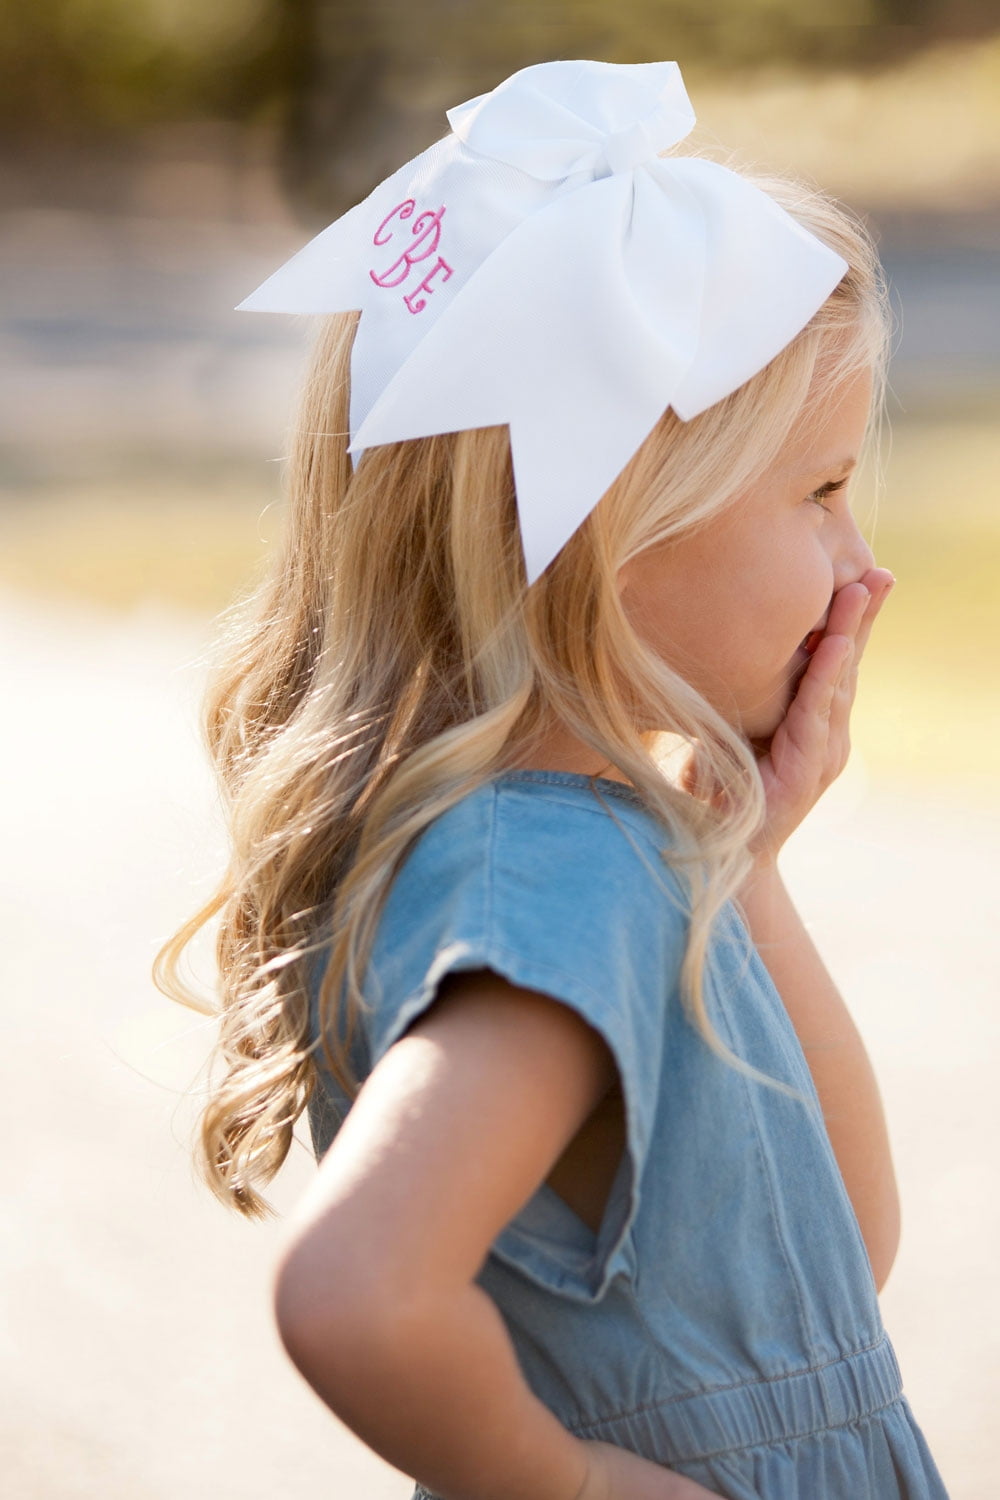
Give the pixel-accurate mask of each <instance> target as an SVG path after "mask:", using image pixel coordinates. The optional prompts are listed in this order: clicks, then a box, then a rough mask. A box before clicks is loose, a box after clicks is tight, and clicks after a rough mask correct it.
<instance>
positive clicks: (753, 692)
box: [619, 373, 874, 741]
mask: <svg viewBox="0 0 1000 1500" xmlns="http://www.w3.org/2000/svg"><path fill="white" fill-rule="evenodd" d="M871 395H872V383H871V375H870V374H868V373H865V374H863V375H861V376H858V377H856V378H854V379H852V380H850V381H848V382H845V384H844V385H843V386H842V387H840V389H839V391H838V393H837V394H836V396H835V398H834V400H833V401H831V403H830V406H829V408H828V409H827V411H826V412H825V413H824V414H822V415H821V416H819V417H817V418H815V419H814V420H813V421H812V423H811V425H810V426H809V427H808V429H807V430H802V429H799V430H797V431H795V432H793V434H792V436H791V438H790V439H789V441H788V443H787V444H786V446H785V448H784V449H783V450H782V452H781V453H780V454H779V455H778V457H777V458H776V459H775V461H774V463H773V464H772V465H771V467H770V468H769V469H767V470H766V471H765V472H764V473H763V474H762V475H761V476H760V478H759V479H758V480H756V481H755V483H754V484H753V485H752V486H751V487H750V488H749V489H747V490H745V491H744V492H743V494H742V495H741V496H740V497H739V498H738V499H737V500H735V501H734V502H733V504H732V505H730V506H728V507H727V508H726V509H725V510H724V511H722V512H721V513H720V514H719V515H718V516H715V517H714V518H713V519H712V520H711V521H708V522H706V523H705V525H704V526H701V527H699V528H698V529H697V530H696V531H693V532H691V533H689V534H688V535H686V536H683V537H680V538H679V539H677V540H672V541H667V542H662V543H659V544H657V545H656V546H653V547H650V548H647V550H646V551H645V552H642V553H640V554H639V555H638V556H637V557H634V558H633V559H632V560H631V561H630V562H628V563H626V564H625V566H624V567H623V568H622V570H621V573H620V574H619V587H620V590H621V597H622V604H623V607H624V609H625V612H626V614H627V616H628V618H629V620H630V622H631V624H632V626H633V628H634V629H635V630H636V632H637V633H638V635H639V636H640V637H641V639H643V640H644V641H646V642H647V644H648V645H650V646H651V647H652V648H653V649H654V650H655V651H656V652H657V654H658V655H659V656H660V657H662V659H663V660H664V661H666V662H667V663H668V665H669V666H671V667H673V668H674V670H675V671H676V672H678V673H679V674H680V676H682V677H683V678H685V680H686V681H687V682H689V683H690V684H691V686H692V687H694V688H696V689H697V690H698V691H699V692H700V693H701V694H702V696H703V697H705V698H706V699H707V700H708V701H709V703H711V704H712V706H713V707H714V708H715V709H716V710H717V711H718V712H719V713H720V714H721V715H722V716H723V718H725V719H726V720H727V721H728V722H729V723H730V724H732V725H733V727H734V728H736V729H739V730H740V731H741V732H742V733H743V734H744V735H745V736H746V737H747V738H748V739H750V740H752V741H767V740H769V739H770V737H771V735H772V734H773V733H774V731H775V729H777V727H778V725H779V724H780V722H781V720H782V719H783V717H784V715H785V713H786V711H787V709H788V705H789V703H790V702H791V700H792V697H793V695H794V692H795V688H796V687H797V685H798V681H799V678H800V677H801V676H802V673H803V671H804V670H805V667H806V665H807V663H808V660H809V655H810V650H809V647H810V645H811V644H813V642H811V641H810V637H811V636H813V635H814V633H815V632H819V631H821V630H822V629H823V626H824V625H825V623H826V618H827V615H828V614H829V610H830V603H831V601H832V599H833V596H834V594H835V593H836V591H837V590H838V589H840V588H843V587H844V585H845V584H848V583H853V582H855V581H856V580H858V579H860V578H861V576H862V575H863V574H864V573H865V572H867V571H868V569H869V568H871V567H872V566H873V565H874V558H873V557H872V554H871V551H870V549H869V547H868V544H867V542H866V541H865V540H864V538H863V537H862V535H861V533H860V532H859V531H858V528H857V525H856V523H855V520H854V517H853V515H852V514H851V509H850V506H849V504H848V499H847V489H846V480H847V477H848V475H849V473H850V471H851V469H852V468H853V467H854V465H855V463H856V462H857V458H858V453H859V450H860V447H861V443H862V440H863V438H864V433H865V427H866V425H867V421H868V413H869V408H870V404H871ZM842 481H844V482H845V484H844V485H842V486H841V487H840V488H838V489H836V490H835V491H834V490H831V489H830V488H829V486H830V485H840V484H841V482H842Z"/></svg>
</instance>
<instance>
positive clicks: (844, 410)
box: [779, 369, 872, 478]
mask: <svg viewBox="0 0 1000 1500" xmlns="http://www.w3.org/2000/svg"><path fill="white" fill-rule="evenodd" d="M819 394H820V398H821V399H819V400H817V401H814V402H810V405H809V408H808V410H807V415H806V416H804V417H803V418H802V419H801V420H800V421H799V422H798V423H796V425H795V427H794V428H793V429H792V432H791V434H790V436H789V439H788V442H787V443H786V444H785V447H784V448H783V450H782V453H781V455H780V458H779V464H780V466H781V467H782V468H783V469H785V470H786V472H791V473H794V474H795V475H796V476H798V477H801V478H808V476H809V475H810V474H813V473H815V472H816V471H818V470H824V471H828V472H831V473H832V472H833V471H834V470H836V471H837V472H838V473H841V474H842V473H845V472H847V471H848V470H849V469H851V468H853V467H854V465H855V464H856V463H857V460H858V456H859V453H860V449H861V444H862V443H863V441H864V436H865V432H866V430H867V427H868V420H869V417H870V415H871V405H872V373H871V371H870V370H867V369H866V370H862V371H860V372H859V373H857V374H855V375H852V376H850V377H849V378H848V379H846V380H843V381H841V382H840V384H839V385H836V386H834V387H833V388H832V389H831V390H830V391H829V392H827V393H826V394H823V393H822V392H820V393H819Z"/></svg>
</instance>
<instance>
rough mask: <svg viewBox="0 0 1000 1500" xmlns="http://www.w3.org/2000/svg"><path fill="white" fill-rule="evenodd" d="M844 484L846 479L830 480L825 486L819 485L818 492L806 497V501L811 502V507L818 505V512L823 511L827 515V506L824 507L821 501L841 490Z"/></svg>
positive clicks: (815, 491) (828, 508) (814, 491)
mask: <svg viewBox="0 0 1000 1500" xmlns="http://www.w3.org/2000/svg"><path fill="white" fill-rule="evenodd" d="M846 483H847V480H846V479H830V480H828V481H827V483H826V484H822V485H820V487H819V489H818V490H813V492H812V494H811V495H807V496H806V499H807V500H809V501H811V503H812V504H813V505H818V506H819V508H820V510H825V511H826V512H827V513H830V507H829V506H828V505H824V504H823V501H824V500H825V499H826V497H827V495H832V494H834V493H835V491H837V490H842V489H843V488H844V485H845V484H846Z"/></svg>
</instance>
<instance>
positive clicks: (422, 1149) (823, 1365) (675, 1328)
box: [159, 63, 945, 1500]
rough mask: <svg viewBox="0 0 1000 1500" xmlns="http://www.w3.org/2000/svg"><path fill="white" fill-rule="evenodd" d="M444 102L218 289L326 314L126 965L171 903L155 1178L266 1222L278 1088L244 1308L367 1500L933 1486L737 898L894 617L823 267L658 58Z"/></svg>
mask: <svg viewBox="0 0 1000 1500" xmlns="http://www.w3.org/2000/svg"><path fill="white" fill-rule="evenodd" d="M449 121H450V123H451V126H452V133H451V135H450V136H449V137H447V138H445V140H443V141H442V142H439V143H438V145H437V146H435V147H432V148H431V149H430V151H429V152H426V153H424V154H423V156H421V157H419V158H417V160H416V161H415V162H413V163H409V164H408V165H407V167H405V168H403V169H401V171H400V172H399V173H397V174H395V175H394V176H393V177H392V178H390V179H389V180H388V181H387V182H386V183H384V184H382V185H381V186H380V187H379V188H378V189H376V190H375V192H374V193H373V194H372V195H371V198H370V199H369V200H366V203H365V204H362V205H360V206H359V207H358V208H357V209H354V210H353V211H352V213H351V214H348V215H347V216H346V217H345V218H344V219H343V220H340V221H338V223H337V224H336V225H333V226H331V227H330V229H328V230H326V231H324V232H323V234H321V235H320V236H318V237H317V239H316V240H314V241H312V242H311V243H310V245H309V246H307V247H305V249H304V250H303V251H301V252H300V253H299V255H298V256H296V257H294V258H293V260H292V261H291V262H289V263H288V265H287V266H285V267H283V268H281V270H280V271H279V272H277V273H275V276H274V277H272V278H270V279H269V281H268V282H266V283H265V284H264V287H263V288H261V289H259V291H258V293H256V294H253V295H252V296H251V297H250V298H248V299H247V300H246V302H245V303H244V304H241V306H243V307H247V308H254V307H256V308H281V309H285V310H290V311H304V312H322V313H325V314H328V315H329V316H327V317H326V318H325V319H324V322H323V324H322V326H321V329H320V334H319V338H318V340H317V342H316V345H315V350H314V354H313V359H312V365H311V369H310V372H309V376H308V380H307V383H306V388H305V393H304V400H303V403H302V408H301V412H300V415H299V417H298V420H297V422H296V425H295V431H294V442H293V450H292V454H291V458H290V463H289V470H288V520H287V526H286V529H285V534H284V539H283V542H282V545H281V547H280V549H279V550H278V552H277V554H276V556H275V558H274V561H273V565H272V567H271V570H270V573H269V576H268V577H267V579H266V580H265V581H264V583H263V584H262V585H261V588H260V590H259V592H258V593H257V595H256V596H255V597H254V598H253V599H251V600H249V601H247V603H246V605H245V606H244V607H243V608H242V610H241V611H240V612H238V613H237V614H236V615H235V616H234V618H233V623H232V628H231V633H230V636H229V640H228V643H227V646H226V649H225V653H224V656H223V659H222V662H221V665H220V667H219V670H218V672H217V674H216V677H215V680H214V683H213V686H212V689H211V693H210V698H209V702H208V706H207V725H208V734H209V742H210V745H211V749H212V753H213V755H214V758H215V762H216V765H217V767H218V771H219V775H220V778H221V782H222V786H223V788H224V791H225V794H226V797H227V799H228V808H229V815H230V828H231V834H232V847H233V853H232V861H231V865H230V868H229V871H228V872H227V875H226V878H225V880H224V882H223V884H222V887H221V889H220V890H219V892H218V894H217V896H216V897H215V899H214V900H213V901H212V902H211V903H210V905H209V907H208V908H207V909H206V910H205V911H203V912H200V913H199V914H198V915H197V916H196V917H195V918H194V919H193V920H192V921H191V922H190V923H189V924H188V925H187V926H186V927H185V928H184V929H183V930H182V931H181V932H180V933H179V934H178V935H177V937H176V938H175V939H174V940H173V942H172V943H171V944H169V945H167V948H166V949H165V950H164V953H163V954H162V955H161V962H160V967H159V977H160V980H161V982H162V983H164V984H165V985H167V986H168V987H169V988H170V989H171V992H173V993H179V984H178V978H177V972H176V965H177V960H178V957H179V954H180V951H181V949H182V948H183V946H184V944H185V943H186V942H187V941H188V939H189V938H190V937H191V936H192V935H193V934H194V932H195V931H197V929H198V928H199V927H200V926H201V925H202V924H203V923H204V922H205V921H206V920H208V919H209V918H210V917H213V916H218V917H219V918H220V921H221V925H220V928H219V937H218V956H219V968H220V979H221V987H222V997H223V1008H222V1012H221V1035H220V1048H219V1050H220V1057H221V1060H222V1063H223V1071H222V1073H221V1075H220V1077H219V1078H218V1081H217V1082H216V1083H215V1086H214V1088H213V1091H212V1093H211V1096H210V1098H209V1101H208V1104H207V1106H206V1108H205V1111H204V1116H203V1120H202V1130H201V1145H200V1153H201V1162H202V1165H203V1168H204V1170H205V1173H206V1176H207V1179H208V1181H209V1183H210V1185H211V1186H212V1188H213V1190H214V1191H215V1192H216V1193H217V1194H218V1196H219V1197H220V1198H221V1199H222V1200H223V1201H224V1202H227V1203H230V1204H232V1206H233V1207H235V1208H236V1209H238V1210H239V1211H240V1212H242V1213H244V1214H246V1215H248V1216H254V1215H260V1214H262V1213H264V1212H266V1203H265V1201H264V1199H263V1198H262V1196H261V1192H260V1189H261V1188H262V1187H263V1186H264V1185H265V1184H266V1183H267V1182H268V1181H269V1180H270V1178H271V1177H272V1176H273V1175H274V1173H275V1172H276V1171H277V1170H278V1168H279V1166H280V1165H281V1163H282V1161H283V1160H284V1157H285V1155H286V1154H287V1151H288V1149H289V1144H290V1141H291V1138H292V1129H293V1126H294V1124H295V1121H296V1120H297V1119H298V1117H299V1116H300V1114H301V1113H302V1112H303V1110H304V1109H305V1108H306V1106H307V1105H308V1110H309V1121H310V1126H311V1130H312V1136H313V1141H314V1144H315V1147H316V1152H317V1156H318V1158H319V1159H320V1165H319V1171H318V1174H317V1177H316V1180H315V1183H314V1185H313V1186H312V1187H311V1188H310V1190H309V1191H308V1192H307V1193H306V1195H305V1198H304V1200H303V1201H302V1203H301V1204H300V1205H299V1206H298V1208H297V1210H296V1211H295V1213H294V1214H293V1215H292V1217H291V1221H290V1224H289V1227H288V1233H287V1237H286V1240H285V1245H284V1250H283V1253H282V1255H281V1259H280V1264H279V1266H278V1267H277V1274H276V1283H275V1311H276V1316H277V1321H278V1326H279V1329H280V1332H281V1336H282V1338H283V1340H284V1344H285V1347H286V1348H287V1350H288V1353H289V1355H290V1357H291V1359H292V1360H293V1361H294V1363H295V1364H296V1366H297V1367H298V1369H299V1370H300V1371H301V1372H302V1374H303V1375H304V1376H305V1378H306V1379H307V1380H308V1381H309V1383H310V1384H311V1385H312V1386H313V1387H314V1389H315V1390H316V1391H317V1392H318V1394H319V1395H320V1396H321V1397H322V1399H323V1400H324V1401H326V1402H327V1403H328V1405H329V1406H330V1408H331V1409H332V1410H333V1411H334V1412H336V1413H337V1414H338V1415H339V1416H340V1417H341V1418H342V1419H343V1420H344V1421H345V1422H346V1423H347V1424H348V1425H349V1426H350V1427H352V1428H353V1430H354V1431H355V1432H356V1433H358V1434H359V1435H360V1436H361V1437H362V1438H363V1439H364V1441H365V1442H366V1443H368V1444H370V1445H371V1447H372V1448H374V1449H375V1450H376V1451H377V1452H378V1453H380V1454H381V1455H382V1456H383V1457H384V1458H386V1459H387V1460H388V1461H389V1462H390V1463H392V1464H395V1465H396V1466H397V1467H399V1468H400V1469H402V1470H404V1471H405V1472H407V1473H409V1474H412V1475H413V1476H415V1479H416V1480H417V1482H418V1489H417V1492H416V1493H417V1495H418V1496H424V1497H426V1496H438V1497H441V1500H695V1497H698V1496H704V1495H722V1496H727V1497H730V1500H751V1497H759V1500H895V1497H909V1500H940V1497H942V1496H943V1495H944V1494H945V1491H944V1487H943V1485H942V1482H941V1479H940V1476H939V1475H938V1472H937V1470H936V1468H935V1465H934V1462H933V1459H932V1458H931V1456H930V1454H929V1453H928V1451H927V1448H926V1444H925V1443H924V1440H923V1437H922V1435H921V1433H920V1430H919V1428H918V1427H917V1425H916V1423H915V1422H914V1420H913V1417H912V1414H911V1412H910V1409H909V1407H908V1405H907V1402H906V1399H905V1397H904V1396H903V1394H902V1389H901V1385H900V1379H899V1373H898V1369H897V1367H896V1362H895V1359H894V1356H893V1352H892V1348H891V1345H890V1344H889V1341H888V1339H887V1337H886V1334H885V1331H884V1329H883V1327H882V1324H881V1320H880V1316H879V1309H878V1301H877V1295H876V1294H877V1290H878V1288H879V1287H880V1286H881V1285H882V1283H883V1282H884V1281H885V1278H886V1276H887V1275H888V1273H889V1269H890V1267H891V1265H892V1261H893V1257H894V1255H895V1251H896V1243H897V1237H898V1207H897V1198H896V1189H895V1185H894V1179H893V1171H892V1165H891V1161H890V1157H889V1150H888V1144H887V1137H886V1128H885V1123H884V1119H883V1114H882V1109H881V1106H880V1103H879V1098H878V1092H877V1088H876V1085H875V1082H874V1079H873V1076H872V1072H871V1068H870V1065H869V1063H868V1060H867V1057H866V1055H865V1051H864V1048H863V1046H862V1043H861V1041H860V1039H859V1037H858V1034H857V1031H856V1029H855V1027H854V1025H853V1023H852V1021H851V1018H850V1015H849V1013H848V1011H847V1009H846V1007H845V1005H844V1002H843V1001H842V999H841V998H840V996H839V995H838V993H837V991H836V989H835V988H834V986H833V983H832V981H831V979H830V977H829V975H828V974H827V972H826V970H825V968H824V966H823V964H822V962H821V960H820V958H819V956H818V954H817V952H816V950H815V949H814V947H813V946H812V944H811V942H810V940H809V938H808V936H807V935H806V932H805V930H804V928H803V926H802V923H801V921H800V919H799V917H798V916H797V914H796V912H795V909H794V907H793V905H792V903H791V901H790V899H789V897H788V894H787V892H786V891H785V888H784V886H783V884H782V881H781V877H780V875H779V873H778V870H777V864H776V861H777V857H778V854H779V851H780V849H781V847H782V845H783V843H784V842H785V840H786V839H787V837H788V835H789V834H790V833H791V832H792V830H793V829H794V828H795V827H796V826H797V825H798V824H799V823H800V822H801V820H802V818H803V817H804V816H805V815H806V814H807V812H808V811H809V809H810V808H811V807H812V805H813V804H814V803H815V801H816V799H817V798H818V797H819V796H820V794H821V793H822V792H823V791H824V789H825V788H826V787H827V786H828V785H829V784H830V782H831V781H832V780H833V779H834V777H836V775H837V774H838V773H839V771H840V770H841V769H842V767H843V765H844V763H845V761H846V758H847V754H848V726H849V719H850V711H851V705H852V703H853V699H854V694H855V689H856V685H857V674H858V664H859V661H860V658H861V654H862V652H863V650H864V646H865V642H866V640H867V638H868V634H869V631H870V629H871V627H872V624H873V621H874V619H875V617H876V615H877V613H878V611H879V609H880V607H881V605H882V603H883V602H884V600H885V598H886V596H887V594H888V592H889V590H890V588H891V585H892V578H891V575H889V574H888V573H887V572H886V571H885V570H884V569H881V568H878V567H876V566H875V563H874V559H873V557H872V555H871V553H870V551H869V548H868V546H867V544H866V542H865V540H864V539H863V537H862V536H861V534H860V533H859V531H858V528H857V525H856V523H855V520H854V518H853V516H852V512H851V509H850V504H849V498H848V497H849V481H850V476H851V472H852V470H853V469H854V468H855V466H856V465H857V463H858V461H859V459H860V458H861V456H862V453H863V450H864V447H865V444H866V442H867V440H868V437H869V435H870V434H871V432H872V431H873V430H874V429H875V426H876V423H877V418H878V414H879V411H880V407H881V400H882V392H883V389H884V379H885V354H886V338H887V317H886V309H885V296H884V288H883V285H882V281H881V277H880V272H879V267H878V261H877V257H876V255H875V251H874V249H873V246H872V244H871V242H870V240H869V238H868V237H867V235H866V233H865V232H864V230H863V228H862V227H861V225H860V224H858V223H857V222H856V221H855V220H854V219H853V218H851V216H850V215H849V214H847V213H846V212H845V211H844V210H843V209H841V208H840V207H839V206H838V205H836V204H835V203H833V202H832V201H831V200H830V199H828V198H827V197H825V196H824V195H823V194H821V193H819V192H816V191H811V190H806V189H805V188H803V187H802V186H800V185H797V184H795V183H793V182H791V181H785V180H776V179H764V178H761V177H756V178H754V177H751V176H749V175H748V174H746V173H740V172H736V171H735V170H733V169H732V168H731V167H728V166H724V165H722V164H719V163H716V162H712V161H709V160H707V159H705V158H703V157H697V156H683V155H682V154H680V153H678V152H676V151H675V150H674V147H675V146H676V144H677V142H679V141H680V140H681V139H683V137H684V136H685V135H686V134H687V132H688V130H689V129H690V126H691V123H692V122H693V115H692V114H691V111H690V105H689V103H688V101H687V96H686V94H685V93H684V90H683V85H682V83H681V80H680V74H679V71H678V69H677V66H676V64H674V63H663V64H650V65H643V66H641V67H640V66H637V67H616V66H611V65H606V64H599V63H551V64H543V65H540V66H539V67H536V68H530V69H526V70H524V72H522V73H520V74H515V75H514V77H513V78H511V79H508V80H506V82H505V83H504V84H502V85H501V86H500V87H499V88H498V89H496V90H494V91H493V93H492V94H489V95H486V96H483V98H481V99H478V100H473V101H470V103H469V104H468V105H465V106H462V107H461V108H459V109H457V110H454V111H451V112H450V113H449ZM359 309H360V313H359ZM348 447H350V451H348Z"/></svg>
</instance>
